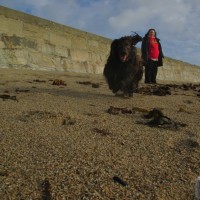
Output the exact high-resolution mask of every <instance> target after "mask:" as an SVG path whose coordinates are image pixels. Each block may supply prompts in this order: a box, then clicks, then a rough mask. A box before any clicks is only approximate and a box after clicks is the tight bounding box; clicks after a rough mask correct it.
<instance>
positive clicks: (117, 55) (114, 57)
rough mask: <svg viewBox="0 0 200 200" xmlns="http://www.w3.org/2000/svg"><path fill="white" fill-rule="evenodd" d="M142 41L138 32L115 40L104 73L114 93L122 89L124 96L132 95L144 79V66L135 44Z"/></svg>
mask: <svg viewBox="0 0 200 200" xmlns="http://www.w3.org/2000/svg"><path fill="white" fill-rule="evenodd" d="M140 41H142V37H141V36H139V35H138V34H135V35H133V36H124V37H121V38H119V39H115V40H113V42H112V43H111V50H110V55H109V57H108V60H107V63H106V65H105V67H104V71H103V75H104V76H105V78H106V81H107V83H108V86H109V88H110V90H112V92H113V93H115V94H116V93H117V92H118V91H122V92H123V94H124V96H132V95H133V92H134V90H136V89H137V88H138V83H139V81H140V80H141V79H142V75H143V66H142V64H141V62H140V58H139V56H138V55H137V53H136V47H135V45H136V44H137V43H138V42H140Z"/></svg>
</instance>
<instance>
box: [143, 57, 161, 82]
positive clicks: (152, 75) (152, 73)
mask: <svg viewBox="0 0 200 200" xmlns="http://www.w3.org/2000/svg"><path fill="white" fill-rule="evenodd" d="M157 72H158V61H154V60H150V59H149V60H148V62H147V65H146V66H145V83H156V76H157Z"/></svg>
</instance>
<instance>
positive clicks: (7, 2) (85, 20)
mask: <svg viewBox="0 0 200 200" xmlns="http://www.w3.org/2000/svg"><path fill="white" fill-rule="evenodd" d="M0 5H2V6H6V7H8V8H12V9H15V10H18V11H22V12H25V13H28V14H31V15H34V16H38V17H41V18H45V19H48V20H51V21H54V22H58V23H60V24H64V25H67V26H71V27H73V28H77V29H81V30H84V31H87V32H90V33H94V34H97V35H101V36H103V37H106V38H110V39H116V38H120V37H122V36H125V35H130V34H131V33H132V31H133V32H137V33H139V34H140V35H141V36H144V34H145V33H146V32H147V31H148V29H149V28H155V29H156V31H157V37H158V38H160V40H161V44H162V47H163V52H164V54H165V56H167V57H171V58H174V59H177V60H182V61H185V62H189V63H191V64H196V65H198V66H200V0H0ZM140 45H141V43H139V45H137V47H140Z"/></svg>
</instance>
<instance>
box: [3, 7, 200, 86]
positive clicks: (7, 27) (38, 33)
mask: <svg viewBox="0 0 200 200" xmlns="http://www.w3.org/2000/svg"><path fill="white" fill-rule="evenodd" d="M111 42H112V41H111V39H108V38H104V37H101V36H98V35H94V34H91V33H88V32H84V31H81V30H78V29H74V28H71V27H68V26H64V25H61V24H58V23H55V22H52V21H48V20H45V19H42V18H39V17H35V16H32V15H28V14H25V13H22V12H18V11H15V10H12V9H9V8H5V7H2V6H0V67H4V68H8V67H12V68H19V69H22V68H28V69H33V70H49V71H50V70H57V71H69V72H80V73H95V74H101V73H102V72H103V68H104V65H105V62H106V60H107V57H108V54H109V51H110V44H111ZM138 51H140V50H138ZM158 79H160V80H170V81H178V82H200V67H198V66H195V65H191V64H188V63H184V62H181V61H177V60H174V59H171V58H165V59H164V66H163V67H160V68H159V74H158Z"/></svg>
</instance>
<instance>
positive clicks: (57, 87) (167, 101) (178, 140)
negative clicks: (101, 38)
mask: <svg viewBox="0 0 200 200" xmlns="http://www.w3.org/2000/svg"><path fill="white" fill-rule="evenodd" d="M158 82H159V81H158ZM53 83H55V84H53ZM162 84H165V85H166V84H172V83H162ZM173 84H174V83H173ZM158 85H159V84H158ZM160 85H161V84H160ZM177 85H179V86H177ZM177 85H171V86H170V92H171V94H167V95H163V96H162V95H156V93H155V94H148V93H147V92H145V91H146V90H145V87H151V86H147V85H145V84H144V83H141V84H140V87H141V88H142V87H143V88H144V90H143V91H144V92H139V93H135V94H134V96H133V98H128V99H125V98H122V97H116V96H114V95H113V94H112V93H111V91H110V90H109V89H108V86H107V84H106V82H105V79H104V77H103V76H102V75H92V74H78V73H69V72H44V71H32V70H25V69H20V70H19V69H18V70H17V69H3V68H1V69H0V97H1V98H0V110H1V111H0V119H1V121H0V199H2V200H29V199H33V200H35V199H56V200H65V199H70V200H79V199H82V200H83V199H85V200H86V199H88V200H96V199H100V200H110V199H112V200H114V199H115V200H135V199H145V200H146V199H150V200H151V199H152V200H168V199H169V200H176V199H177V200H179V199H180V200H194V199H195V193H194V185H195V179H196V178H197V177H198V176H200V95H199V94H200V85H195V86H194V85H192V86H191V85H189V86H188V85H182V86H180V85H181V84H177ZM149 91H152V90H149ZM155 108H156V109H159V110H160V111H162V113H163V115H164V116H166V118H165V119H168V120H171V121H172V122H173V123H172V126H170V125H169V124H161V125H157V126H150V123H148V122H149V121H150V119H148V118H145V117H144V116H145V115H147V114H148V113H149V112H150V111H152V110H153V109H155Z"/></svg>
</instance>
